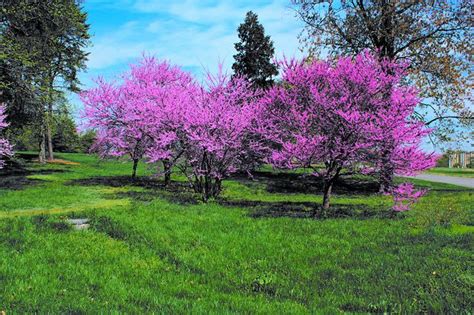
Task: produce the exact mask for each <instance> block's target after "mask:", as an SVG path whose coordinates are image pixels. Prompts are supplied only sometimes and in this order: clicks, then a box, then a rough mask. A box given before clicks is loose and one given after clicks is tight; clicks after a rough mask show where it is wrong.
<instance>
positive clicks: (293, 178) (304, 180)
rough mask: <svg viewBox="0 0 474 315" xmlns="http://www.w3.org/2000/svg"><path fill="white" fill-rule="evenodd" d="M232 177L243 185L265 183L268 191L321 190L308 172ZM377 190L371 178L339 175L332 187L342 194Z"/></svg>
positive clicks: (298, 192)
mask: <svg viewBox="0 0 474 315" xmlns="http://www.w3.org/2000/svg"><path fill="white" fill-rule="evenodd" d="M234 179H235V180H236V181H238V182H240V183H242V184H244V185H247V186H254V185H255V184H259V183H262V184H265V185H266V190H267V191H268V192H269V193H283V194H320V193H321V192H322V190H323V181H322V179H321V178H318V177H316V176H311V175H308V174H295V173H283V172H281V173H273V172H254V173H253V178H252V179H250V178H248V177H246V176H244V175H240V176H235V177H234ZM377 192H378V184H377V182H376V181H374V180H372V179H362V178H351V177H347V176H341V177H340V178H339V179H338V180H337V181H336V183H335V184H334V187H333V193H335V194H341V195H342V194H343V195H370V194H374V193H377Z"/></svg>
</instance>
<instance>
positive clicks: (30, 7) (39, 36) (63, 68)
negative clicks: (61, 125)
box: [1, 0, 89, 161]
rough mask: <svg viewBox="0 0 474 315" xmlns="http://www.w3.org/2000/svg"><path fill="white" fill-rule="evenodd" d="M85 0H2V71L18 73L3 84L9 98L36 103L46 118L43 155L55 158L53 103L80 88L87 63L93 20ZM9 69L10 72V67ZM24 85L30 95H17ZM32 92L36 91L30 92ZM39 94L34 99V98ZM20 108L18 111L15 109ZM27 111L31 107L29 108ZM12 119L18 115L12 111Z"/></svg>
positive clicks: (14, 101)
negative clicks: (80, 73)
mask: <svg viewBox="0 0 474 315" xmlns="http://www.w3.org/2000/svg"><path fill="white" fill-rule="evenodd" d="M86 17H87V16H86V13H84V12H82V10H81V1H79V0H45V1H36V0H19V1H12V0H4V1H2V21H1V22H2V25H1V31H2V36H1V38H2V40H1V43H2V46H3V45H5V46H6V47H9V48H8V50H7V51H6V53H5V54H4V55H2V57H3V58H2V62H1V64H2V68H3V70H2V73H4V72H7V71H5V69H6V68H7V67H8V66H9V65H12V66H13V68H12V69H13V70H12V72H13V74H10V75H8V76H7V75H4V77H6V79H7V80H6V81H5V82H7V83H6V84H3V86H2V88H3V89H5V92H6V93H4V94H5V95H6V97H8V98H9V100H7V103H8V101H10V102H12V101H13V102H12V103H13V104H14V105H16V106H12V108H14V109H16V108H18V107H19V106H18V104H20V105H21V104H23V105H24V104H32V105H36V107H33V106H28V108H30V109H31V108H34V110H32V111H33V112H34V113H36V114H37V118H36V119H37V120H38V117H39V120H40V121H41V134H42V140H41V145H40V147H41V149H40V161H44V160H45V155H46V154H45V151H46V150H45V146H46V143H47V144H48V158H49V159H53V157H54V156H53V142H52V117H53V104H54V102H55V100H56V99H57V97H58V96H60V95H61V94H62V93H63V92H64V90H70V91H78V83H79V81H78V78H77V73H78V71H79V70H80V69H84V68H85V61H86V57H87V53H86V52H85V51H84V49H85V47H86V46H87V45H88V40H89V35H88V28H89V26H88V25H87V23H86ZM7 74H8V72H7ZM21 89H22V90H26V91H29V92H31V93H27V94H26V95H27V96H28V97H21V96H17V95H18V93H19V92H20V91H21ZM30 96H31V97H30ZM30 99H33V100H34V102H29V100H30ZM15 112H16V111H13V113H15ZM24 112H26V111H24ZM10 119H11V120H18V119H17V117H15V116H11V117H10Z"/></svg>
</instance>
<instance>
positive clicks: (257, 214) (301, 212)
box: [218, 199, 392, 220]
mask: <svg viewBox="0 0 474 315" xmlns="http://www.w3.org/2000/svg"><path fill="white" fill-rule="evenodd" d="M218 202H219V204H221V205H223V206H230V207H243V208H247V209H249V210H250V212H249V216H250V217H252V218H281V217H288V218H317V219H322V217H321V205H320V203H315V202H289V201H287V202H264V201H249V200H232V201H230V200H224V199H221V200H219V201H218ZM314 209H316V210H317V211H316V216H313V210H314ZM391 215H392V211H390V210H389V209H387V208H386V207H370V206H367V205H350V204H348V205H341V204H333V205H331V208H330V209H329V211H328V213H327V214H326V216H325V217H324V218H327V219H331V218H352V219H361V220H363V219H372V218H387V217H390V216H391Z"/></svg>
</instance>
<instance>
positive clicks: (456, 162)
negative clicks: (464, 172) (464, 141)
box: [448, 152, 474, 168]
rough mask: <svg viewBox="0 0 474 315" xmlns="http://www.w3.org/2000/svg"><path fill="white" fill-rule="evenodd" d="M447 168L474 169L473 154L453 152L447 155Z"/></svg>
mask: <svg viewBox="0 0 474 315" xmlns="http://www.w3.org/2000/svg"><path fill="white" fill-rule="evenodd" d="M448 166H449V167H459V168H467V167H474V152H454V153H451V154H450V155H449V162H448Z"/></svg>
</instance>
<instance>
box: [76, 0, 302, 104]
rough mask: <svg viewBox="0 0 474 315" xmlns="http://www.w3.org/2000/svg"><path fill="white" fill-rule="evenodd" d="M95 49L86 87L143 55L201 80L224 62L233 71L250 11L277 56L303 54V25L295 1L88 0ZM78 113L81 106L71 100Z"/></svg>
mask: <svg viewBox="0 0 474 315" xmlns="http://www.w3.org/2000/svg"><path fill="white" fill-rule="evenodd" d="M84 9H85V11H86V12H87V13H88V23H89V24H90V25H91V27H90V33H91V35H92V40H91V41H92V46H91V47H90V48H89V49H88V50H89V52H90V55H89V61H88V62H87V68H88V69H87V71H86V72H85V73H82V74H81V76H80V79H81V82H82V83H83V88H88V87H90V86H91V85H92V84H93V82H92V79H93V78H95V77H97V76H99V75H100V76H103V77H104V78H106V79H112V78H114V77H116V76H118V75H119V74H120V73H121V72H123V71H125V70H126V69H127V68H128V65H129V64H130V63H132V62H133V61H135V60H136V59H137V58H139V57H140V56H141V55H142V53H143V52H146V53H147V54H153V55H155V56H157V57H158V58H162V59H167V60H169V61H171V62H172V63H175V64H178V65H180V66H182V67H183V68H184V69H185V70H188V71H191V72H193V73H194V74H196V75H197V76H198V77H199V76H200V75H201V74H202V73H203V72H204V70H205V69H208V70H210V71H214V70H215V69H217V64H218V63H219V62H223V64H224V67H225V68H227V69H230V67H231V65H232V63H233V57H232V56H233V55H234V54H235V50H234V43H235V42H237V41H238V37H237V27H238V26H239V24H240V23H242V21H243V20H244V17H245V13H246V12H247V11H249V10H253V11H254V12H255V13H257V14H258V16H259V19H260V22H261V23H262V24H263V26H264V27H265V30H266V33H267V34H268V35H270V36H271V38H272V40H273V41H274V45H275V50H276V56H282V55H283V54H285V55H286V56H299V55H301V52H300V51H299V47H300V45H299V42H298V38H297V36H298V34H299V32H300V31H301V29H302V28H303V24H302V22H300V21H299V20H298V19H297V18H296V17H295V12H294V10H293V9H292V8H291V7H290V1H289V0H273V1H269V0H267V1H248V0H244V1H229V0H223V1H222V0H221V1H209V0H201V1H199V0H185V1H163V0H86V1H85V3H84ZM71 101H72V103H73V104H74V105H75V107H76V109H78V108H80V102H79V101H78V99H77V97H76V96H71Z"/></svg>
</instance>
